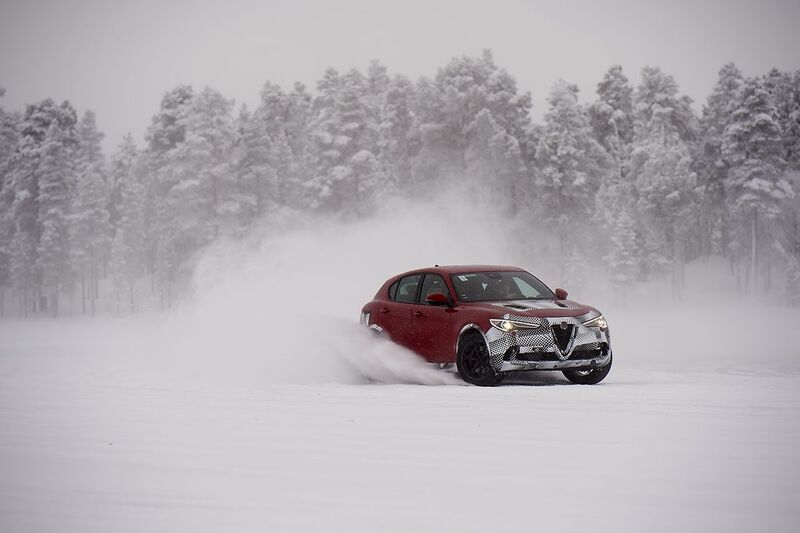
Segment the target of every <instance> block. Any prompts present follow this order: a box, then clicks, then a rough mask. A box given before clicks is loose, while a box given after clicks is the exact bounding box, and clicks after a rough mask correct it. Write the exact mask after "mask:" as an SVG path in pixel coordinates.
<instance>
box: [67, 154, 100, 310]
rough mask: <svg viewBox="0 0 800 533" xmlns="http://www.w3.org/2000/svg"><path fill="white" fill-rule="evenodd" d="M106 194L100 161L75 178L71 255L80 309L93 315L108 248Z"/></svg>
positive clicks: (71, 217)
mask: <svg viewBox="0 0 800 533" xmlns="http://www.w3.org/2000/svg"><path fill="white" fill-rule="evenodd" d="M107 199H108V191H107V187H106V181H105V178H104V176H103V165H102V163H100V162H99V161H96V162H94V163H89V164H88V166H86V167H84V168H83V169H81V171H80V174H79V175H78V180H77V187H76V190H75V198H74V202H73V208H72V214H71V215H70V217H69V219H70V240H71V243H72V256H73V261H74V264H75V268H76V269H77V272H78V276H79V277H80V283H81V301H82V306H81V309H82V311H83V312H84V313H85V312H86V301H87V300H88V301H89V310H90V312H91V314H92V315H94V313H95V301H96V300H97V298H98V292H99V291H98V286H99V279H100V277H101V275H102V268H103V262H104V260H105V258H106V254H107V252H108V248H109V239H110V235H109V231H108V228H109V224H108V218H109V216H108V209H107V207H106V206H107Z"/></svg>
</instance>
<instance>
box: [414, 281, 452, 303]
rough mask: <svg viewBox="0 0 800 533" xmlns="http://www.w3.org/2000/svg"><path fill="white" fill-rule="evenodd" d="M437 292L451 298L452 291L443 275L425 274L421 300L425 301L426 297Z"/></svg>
mask: <svg viewBox="0 0 800 533" xmlns="http://www.w3.org/2000/svg"><path fill="white" fill-rule="evenodd" d="M437 292H439V293H442V294H444V295H445V296H447V297H448V298H450V291H449V290H448V288H447V284H446V283H445V282H444V279H442V276H440V275H439V274H425V281H423V282H422V294H420V297H419V299H420V302H421V303H425V298H427V297H428V296H430V295H431V294H435V293H437Z"/></svg>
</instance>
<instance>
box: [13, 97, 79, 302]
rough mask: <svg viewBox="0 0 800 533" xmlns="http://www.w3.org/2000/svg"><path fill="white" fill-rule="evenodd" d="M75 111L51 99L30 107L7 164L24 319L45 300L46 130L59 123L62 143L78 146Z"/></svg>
mask: <svg viewBox="0 0 800 533" xmlns="http://www.w3.org/2000/svg"><path fill="white" fill-rule="evenodd" d="M76 122H77V117H76V114H75V110H74V109H73V108H72V106H71V105H70V104H69V102H63V103H62V104H61V105H56V104H55V103H54V102H53V101H52V100H50V99H46V100H43V101H41V102H39V103H36V104H32V105H28V106H27V107H26V109H25V113H24V115H23V117H22V119H21V121H20V124H19V130H18V131H19V140H18V142H17V145H16V147H15V149H14V153H13V154H12V155H11V157H10V158H9V160H8V165H9V172H8V174H7V175H6V179H5V182H4V183H3V190H2V192H0V197H2V199H3V200H2V201H3V205H4V209H6V210H7V211H6V213H7V214H6V216H7V217H9V218H10V220H11V224H10V231H11V237H10V245H9V252H10V257H9V273H10V279H11V285H12V286H13V287H14V289H15V291H16V293H17V295H18V296H19V299H20V308H21V309H22V313H23V315H25V316H27V314H28V313H29V312H31V311H33V312H35V311H37V310H38V309H39V308H40V307H41V304H43V303H44V302H45V300H44V299H43V298H41V296H42V285H41V282H42V276H41V272H39V271H37V269H36V265H37V261H38V254H39V252H38V247H39V241H40V238H41V235H42V227H41V224H40V212H39V178H40V168H39V167H40V163H41V159H42V151H43V146H44V141H45V138H46V137H47V132H48V131H49V129H50V127H51V125H53V124H56V125H57V127H58V128H59V129H60V130H61V134H60V135H59V139H61V141H62V142H63V143H64V144H65V146H66V149H67V150H72V149H73V147H74V144H75V139H74V127H75V123H76Z"/></svg>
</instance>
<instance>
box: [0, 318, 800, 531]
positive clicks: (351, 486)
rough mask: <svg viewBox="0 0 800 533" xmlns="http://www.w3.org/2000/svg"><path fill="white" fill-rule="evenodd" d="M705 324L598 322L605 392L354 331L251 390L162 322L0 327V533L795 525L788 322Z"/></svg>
mask: <svg viewBox="0 0 800 533" xmlns="http://www.w3.org/2000/svg"><path fill="white" fill-rule="evenodd" d="M706 311H708V310H706ZM717 311H718V312H719V313H721V314H720V315H719V316H717V315H718V313H713V314H712V313H708V312H698V311H693V312H688V313H685V315H686V316H683V315H684V314H681V313H675V312H674V311H673V312H672V314H671V315H669V316H667V314H666V312H663V313H662V315H660V316H659V315H657V314H656V315H655V316H653V315H648V314H645V313H640V312H628V313H616V314H615V315H614V316H613V322H612V327H615V330H614V333H615V340H616V345H615V356H616V358H615V363H614V364H615V368H614V370H612V373H611V374H610V375H609V377H608V378H607V380H606V381H605V382H603V383H602V384H601V385H598V386H594V387H591V386H575V385H569V384H567V383H566V381H565V380H564V379H562V378H561V377H560V375H556V374H546V375H542V376H541V377H540V378H539V379H538V380H535V381H532V380H516V381H515V382H513V383H512V384H509V385H506V386H501V387H498V388H495V389H483V388H478V387H468V386H460V385H458V381H457V380H455V379H453V376H450V375H447V374H441V373H440V372H439V371H433V370H430V369H428V368H427V367H422V366H421V365H419V364H418V363H416V362H412V361H411V360H410V359H408V358H407V354H404V353H402V352H400V351H399V350H395V349H394V348H392V347H390V346H389V347H387V346H383V345H375V344H372V341H370V340H368V339H361V338H360V337H359V334H358V332H352V338H356V339H358V340H357V341H354V342H355V344H351V346H353V347H354V348H355V349H356V350H357V351H360V352H361V355H360V356H359V357H358V358H356V359H349V360H345V359H347V358H346V357H345V358H344V359H342V361H343V362H342V361H340V362H339V363H335V364H334V363H332V365H331V366H328V367H326V370H325V372H326V373H325V374H323V373H318V374H316V375H314V374H311V377H309V378H308V379H303V378H301V377H300V376H301V375H300V374H296V373H292V372H291V371H290V366H291V365H292V359H293V358H294V357H299V356H300V354H297V355H296V356H292V355H290V354H282V355H283V357H282V359H281V362H280V363H279V362H278V361H279V360H278V359H277V358H275V357H271V358H270V357H266V356H265V359H267V360H268V361H270V368H271V372H272V373H273V374H274V373H280V372H282V371H283V372H285V374H284V375H285V376H287V379H281V378H279V377H277V376H276V375H272V376H271V378H266V376H265V374H262V375H261V378H263V379H259V377H258V376H254V374H257V373H258V372H261V371H262V370H260V369H259V367H257V366H255V365H254V364H253V362H252V361H250V362H248V361H246V360H243V359H241V358H239V357H238V356H237V354H236V353H235V352H231V353H225V354H219V356H220V357H219V360H220V362H219V363H218V364H217V365H216V366H214V365H213V364H212V363H211V362H209V361H208V360H206V361H205V362H204V364H201V365H198V366H193V365H191V364H190V362H189V361H187V360H186V359H185V358H184V354H180V353H179V350H178V348H176V346H177V345H175V344H174V343H172V341H171V340H169V339H173V335H172V331H174V328H176V327H177V326H176V325H175V324H172V323H170V322H169V321H167V322H164V321H162V320H160V319H159V320H158V321H154V320H152V319H150V320H143V319H137V320H100V321H99V322H98V321H90V320H60V321H52V320H39V321H26V322H21V321H19V322H17V321H6V322H0V531H3V532H29V531H37V532H38V531H41V532H45V531H65V532H94V531H97V532H100V531H103V532H107V531H131V532H133V531H137V532H139V531H192V532H200V531H213V532H218V531H500V530H503V531H511V530H513V531H534V530H547V531H582V530H592V531H637V532H638V531H795V530H796V529H795V528H796V526H797V523H800V508H799V507H798V505H797V502H798V501H800V468H799V467H798V466H797V464H798V462H797V459H796V453H797V443H798V441H799V439H800V372H798V370H800V364H798V358H800V352H799V351H798V348H797V347H796V345H792V344H790V342H791V341H793V340H794V339H795V335H794V333H793V331H794V329H796V319H797V315H796V313H794V314H792V313H786V309H785V308H775V309H772V310H768V309H762V310H761V311H762V312H761V313H758V316H761V317H762V318H757V319H753V318H752V317H750V318H749V319H747V320H743V321H741V322H739V323H737V322H736V315H737V311H735V310H731V311H729V312H727V313H726V312H725V311H722V310H717ZM714 316H717V317H716V318H714ZM703 317H705V318H703ZM666 320H668V322H664V321H666ZM730 321H733V324H732V325H731V323H730ZM665 323H668V324H671V325H672V326H674V327H683V326H687V327H688V326H690V325H691V326H692V328H694V329H689V330H688V331H687V332H686V334H687V335H688V340H691V341H694V342H695V343H700V345H699V346H698V348H697V349H692V348H691V347H689V348H683V349H682V348H681V345H680V343H679V342H678V341H677V340H676V338H675V337H676V336H669V335H668V336H666V337H665V336H663V335H659V330H661V329H663V327H664V324H665ZM729 325H730V326H732V327H731V331H732V332H733V333H732V336H731V338H725V340H723V341H722V343H721V344H720V345H719V347H718V348H717V349H716V350H714V351H708V350H707V348H708V346H709V343H708V341H707V340H703V339H707V338H708V336H709V335H712V334H714V332H717V331H719V328H721V327H723V326H729ZM342 327H343V328H347V327H349V325H347V324H343V325H342ZM748 328H756V329H757V330H758V331H759V332H761V333H763V335H762V334H761V333H759V334H758V335H756V334H752V333H750V332H749V329H748ZM764 328H768V329H766V330H765V329H764ZM737 331H741V332H742V334H741V335H740V337H739V341H738V342H737V340H736V332H737ZM164 347H167V348H166V349H165V348H164ZM263 349H264V353H265V354H266V348H263ZM345 352H346V348H345V347H344V346H341V345H340V346H338V347H334V348H333V349H332V351H331V352H330V353H329V354H328V355H327V356H330V357H331V358H333V359H337V358H341V356H342V355H344V353H345ZM671 356H673V357H671ZM370 357H372V358H375V359H376V360H377V364H376V365H373V366H372V367H370V366H369V365H367V363H366V362H365V358H366V359H369V358H370ZM320 360H321V359H319V357H318V356H317V358H316V361H317V362H319V361H320ZM386 361H389V364H390V365H391V364H398V366H397V367H395V368H388V369H387V368H385V367H382V363H384V362H386ZM398 361H401V362H400V363H398ZM240 363H241V364H240ZM238 366H241V371H240V372H239V373H237V372H235V371H233V370H231V369H232V368H236V367H238ZM352 366H355V367H359V366H361V367H362V370H363V372H364V373H373V374H375V373H376V372H377V373H378V375H379V377H383V378H384V379H386V378H387V377H391V375H392V374H394V375H395V378H396V379H394V380H392V379H387V380H388V381H400V382H404V381H410V382H412V383H411V384H399V383H395V384H365V383H362V382H361V381H360V379H359V373H360V371H359V370H358V368H356V369H353V368H351V367H352ZM376 366H377V367H382V370H376V369H375V367H376ZM222 369H227V372H221V371H222ZM282 369H283V370H282ZM381 372H383V375H380V374H381ZM413 382H416V383H426V384H427V385H420V384H413Z"/></svg>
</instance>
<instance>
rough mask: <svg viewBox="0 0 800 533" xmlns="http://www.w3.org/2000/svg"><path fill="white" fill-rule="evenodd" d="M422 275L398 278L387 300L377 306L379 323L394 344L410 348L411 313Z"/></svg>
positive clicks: (390, 288)
mask: <svg viewBox="0 0 800 533" xmlns="http://www.w3.org/2000/svg"><path fill="white" fill-rule="evenodd" d="M421 282H422V274H414V275H411V276H406V277H404V278H400V280H398V281H397V282H396V284H392V286H390V287H389V300H388V301H385V302H381V304H380V305H379V306H378V310H377V311H378V313H379V314H380V318H379V319H378V321H379V323H380V324H381V326H382V327H383V329H384V330H385V331H386V333H388V334H389V338H391V339H392V340H393V341H394V342H396V343H397V344H399V345H401V346H405V347H406V348H410V349H413V348H412V347H411V339H412V337H411V313H412V312H413V308H414V304H415V303H416V302H417V297H418V295H419V286H420V283H421Z"/></svg>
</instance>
